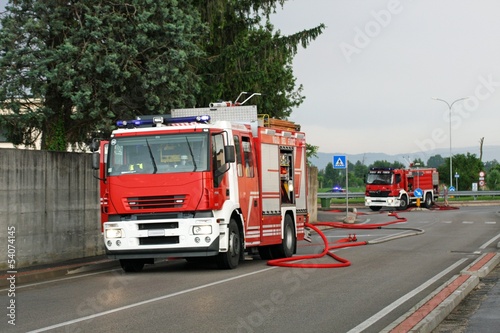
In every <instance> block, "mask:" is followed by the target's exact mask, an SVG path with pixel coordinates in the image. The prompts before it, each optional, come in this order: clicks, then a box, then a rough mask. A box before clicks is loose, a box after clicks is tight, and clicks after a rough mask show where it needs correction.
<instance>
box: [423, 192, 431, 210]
mask: <svg viewBox="0 0 500 333" xmlns="http://www.w3.org/2000/svg"><path fill="white" fill-rule="evenodd" d="M424 206H425V208H427V209H429V208H431V207H432V195H431V194H430V193H427V194H426V195H425V200H424Z"/></svg>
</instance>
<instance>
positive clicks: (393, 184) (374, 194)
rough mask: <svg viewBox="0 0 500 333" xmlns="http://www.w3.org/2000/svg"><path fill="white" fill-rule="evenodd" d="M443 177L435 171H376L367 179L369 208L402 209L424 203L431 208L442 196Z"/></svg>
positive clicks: (366, 198) (417, 169) (381, 169)
mask: <svg viewBox="0 0 500 333" xmlns="http://www.w3.org/2000/svg"><path fill="white" fill-rule="evenodd" d="M438 186H439V174H438V172H437V170H436V169H434V168H410V169H394V168H372V169H370V171H369V173H368V175H367V176H366V190H365V206H368V207H370V208H371V209H372V210H374V211H378V210H380V209H381V208H382V207H392V208H396V209H399V210H404V209H406V208H407V207H408V206H409V205H411V204H415V203H417V202H420V200H421V201H422V203H423V205H424V206H425V207H426V208H430V207H431V206H432V205H433V203H434V201H435V199H436V197H437V196H438Z"/></svg>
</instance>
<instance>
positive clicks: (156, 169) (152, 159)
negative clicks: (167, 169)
mask: <svg viewBox="0 0 500 333" xmlns="http://www.w3.org/2000/svg"><path fill="white" fill-rule="evenodd" d="M146 145H147V146H148V151H149V156H151V162H153V173H156V172H157V171H158V167H157V166H156V161H155V157H154V156H153V152H152V151H151V147H150V146H149V142H148V139H146Z"/></svg>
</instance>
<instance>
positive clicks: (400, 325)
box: [382, 252, 500, 333]
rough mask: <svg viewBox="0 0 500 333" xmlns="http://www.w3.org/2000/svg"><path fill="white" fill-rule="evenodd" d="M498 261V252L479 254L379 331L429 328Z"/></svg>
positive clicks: (425, 330) (424, 332)
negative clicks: (457, 273) (462, 268)
mask: <svg viewBox="0 0 500 333" xmlns="http://www.w3.org/2000/svg"><path fill="white" fill-rule="evenodd" d="M499 263H500V253H494V252H492V253H485V254H483V255H482V256H480V257H479V258H478V259H476V260H475V261H474V262H473V263H472V264H470V265H469V266H467V267H466V268H465V269H464V270H462V271H461V272H460V274H459V275H455V276H453V277H452V278H451V279H449V280H448V281H446V282H445V283H444V284H443V285H441V286H440V287H438V288H437V289H436V290H435V291H433V292H432V293H431V294H430V295H429V296H427V297H426V298H424V299H423V300H422V301H421V302H419V303H418V304H417V305H415V306H414V307H412V308H411V309H410V310H409V311H408V312H407V313H405V314H404V315H402V316H401V317H399V318H398V319H397V320H396V321H394V322H393V323H392V324H390V325H389V326H387V327H386V328H385V329H383V330H382V332H386V333H387V332H418V333H430V332H432V330H433V329H435V328H436V327H437V326H438V325H439V324H440V323H441V322H442V321H443V320H444V319H445V318H446V317H447V316H448V315H449V314H450V313H451V311H453V309H454V308H455V307H456V306H457V305H458V304H459V303H460V302H461V301H462V300H463V299H464V298H465V297H466V296H467V295H468V294H469V293H470V292H471V291H472V290H473V289H474V288H475V287H476V286H477V285H478V284H479V279H480V278H481V277H484V276H486V275H488V273H489V272H491V271H492V270H493V269H494V268H495V267H496V266H497V265H498V264H499Z"/></svg>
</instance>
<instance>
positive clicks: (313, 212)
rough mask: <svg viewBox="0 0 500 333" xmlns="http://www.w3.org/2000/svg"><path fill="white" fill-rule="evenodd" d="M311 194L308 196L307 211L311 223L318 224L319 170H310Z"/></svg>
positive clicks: (313, 168)
mask: <svg viewBox="0 0 500 333" xmlns="http://www.w3.org/2000/svg"><path fill="white" fill-rule="evenodd" d="M308 174H309V192H308V196H307V209H308V210H309V222H310V223H313V222H318V168H317V167H315V166H313V167H309V168H308Z"/></svg>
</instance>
